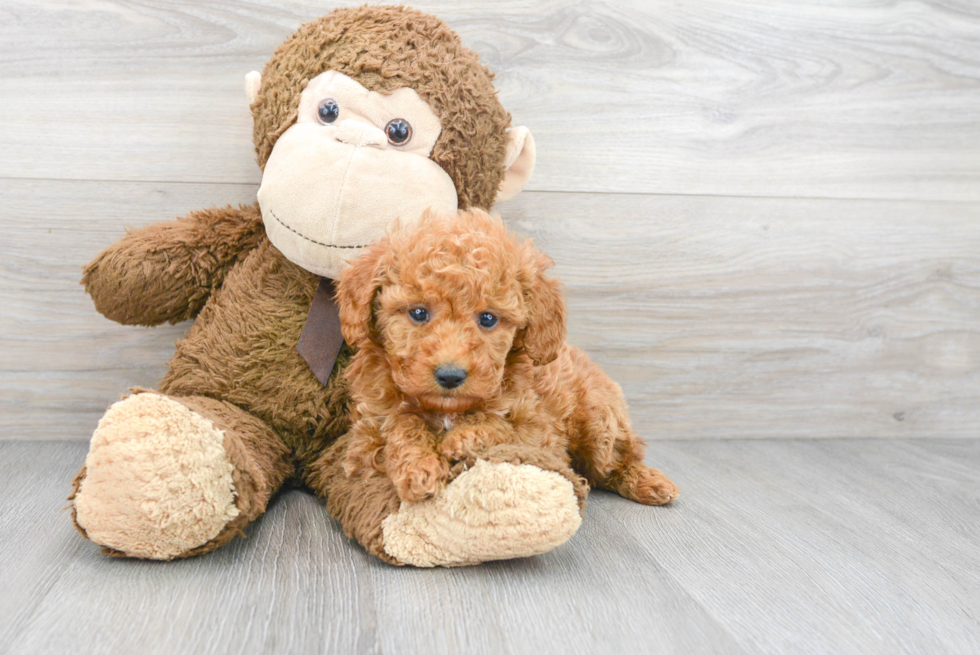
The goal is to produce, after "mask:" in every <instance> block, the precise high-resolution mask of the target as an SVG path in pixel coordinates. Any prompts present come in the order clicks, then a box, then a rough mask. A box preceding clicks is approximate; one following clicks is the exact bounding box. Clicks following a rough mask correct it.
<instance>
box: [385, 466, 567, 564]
mask: <svg viewBox="0 0 980 655" xmlns="http://www.w3.org/2000/svg"><path fill="white" fill-rule="evenodd" d="M581 523H582V516H581V514H580V513H579V503H578V500H577V498H576V495H575V490H574V488H573V486H572V483H571V482H570V481H569V480H568V479H567V478H565V477H563V476H562V475H560V474H558V473H555V472H553V471H545V470H542V469H539V468H538V467H536V466H530V465H528V464H516V465H515V464H508V463H498V464H491V463H489V462H487V461H484V460H479V461H477V462H476V464H475V465H474V466H473V467H472V468H470V469H469V470H467V471H466V472H464V473H462V474H460V475H459V476H458V477H457V478H456V479H455V480H453V482H452V483H451V484H450V485H448V486H447V487H446V488H445V489H444V490H443V491H442V493H441V494H439V495H438V496H436V497H435V498H432V499H430V500H426V501H422V502H418V503H402V506H401V508H400V509H399V510H398V511H397V512H395V513H393V514H391V515H389V516H388V517H387V518H385V520H384V522H383V524H382V531H383V535H384V550H385V552H386V553H388V555H390V556H391V557H393V558H394V559H396V560H397V561H398V562H400V563H403V564H411V565H413V566H424V567H429V566H463V565H467V564H478V563H480V562H487V561H490V560H498V559H512V558H515V557H530V556H532V555H539V554H541V553H546V552H548V551H549V550H552V549H553V548H556V547H558V546H560V545H561V544H563V543H565V542H566V541H568V539H569V538H570V537H571V536H572V535H573V534H575V532H576V530H578V527H579V525H581Z"/></svg>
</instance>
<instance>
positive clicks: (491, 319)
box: [476, 312, 499, 330]
mask: <svg viewBox="0 0 980 655" xmlns="http://www.w3.org/2000/svg"><path fill="white" fill-rule="evenodd" d="M476 320H477V321H478V322H479V323H480V327H484V328H486V329H488V330H492V329H493V328H495V327H497V323H498V322H499V319H498V318H497V317H496V316H494V315H493V314H491V313H490V312H483V313H482V314H480V315H479V316H478V317H477V319H476Z"/></svg>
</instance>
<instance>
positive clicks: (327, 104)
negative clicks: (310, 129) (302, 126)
mask: <svg viewBox="0 0 980 655" xmlns="http://www.w3.org/2000/svg"><path fill="white" fill-rule="evenodd" d="M338 116H340V105H338V104H337V101H336V100H334V99H333V98H327V99H326V100H324V101H323V102H321V103H320V106H319V107H317V109H316V117H317V120H319V121H320V122H321V123H323V124H324V125H329V124H330V123H333V122H334V121H335V120H337V117H338Z"/></svg>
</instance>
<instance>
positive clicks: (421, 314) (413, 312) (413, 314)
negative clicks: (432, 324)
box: [408, 307, 429, 323]
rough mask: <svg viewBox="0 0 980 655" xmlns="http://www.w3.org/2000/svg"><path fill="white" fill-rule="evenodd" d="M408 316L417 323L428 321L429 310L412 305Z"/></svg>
mask: <svg viewBox="0 0 980 655" xmlns="http://www.w3.org/2000/svg"><path fill="white" fill-rule="evenodd" d="M408 317H409V318H411V319H412V320H413V321H415V322H416V323H428V322H429V312H428V311H426V310H425V309H424V308H422V307H412V308H411V309H410V310H408Z"/></svg>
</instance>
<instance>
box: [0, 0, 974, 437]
mask: <svg viewBox="0 0 980 655" xmlns="http://www.w3.org/2000/svg"><path fill="white" fill-rule="evenodd" d="M339 4H360V3H359V2H356V3H328V2H274V3H273V2H265V1H260V2H242V3H238V2H234V3H233V2H194V1H191V0H187V1H183V2H116V1H111V0H86V1H79V2H69V1H67V0H66V1H52V2H15V1H10V0H2V1H0V199H2V202H0V230H2V236H0V413H2V418H3V420H2V421H0V438H6V439H30V440H42V439H87V438H88V436H89V435H90V434H91V431H92V429H93V428H94V426H95V423H96V421H97V419H98V417H99V416H100V415H101V413H102V412H103V411H104V409H105V407H106V406H107V405H108V404H109V403H111V402H112V401H113V400H115V399H116V398H117V397H118V396H119V395H120V394H121V393H122V392H124V391H125V389H126V388H127V387H129V386H132V385H144V386H153V385H154V383H155V381H156V379H157V378H158V377H159V376H160V375H162V373H163V371H164V366H165V363H166V360H167V359H168V358H169V355H170V353H171V351H172V347H173V342H174V341H175V340H176V339H177V338H179V337H180V335H181V334H182V332H183V331H184V330H185V329H186V327H187V325H178V326H172V327H163V328H154V329H140V328H130V327H122V326H118V325H116V324H114V323H111V322H109V321H108V320H106V319H103V318H102V317H101V316H99V315H98V314H97V313H96V312H95V310H94V309H93V308H92V305H91V303H90V302H89V300H88V298H87V297H86V296H85V294H84V293H83V292H82V289H81V287H80V286H79V285H78V278H79V267H80V266H81V265H82V264H84V263H85V262H86V261H88V260H89V259H90V258H91V257H92V256H94V255H95V254H96V253H97V252H98V251H99V250H100V249H101V248H103V247H105V246H106V245H108V244H109V243H111V242H112V241H114V240H115V239H117V238H118V237H119V236H120V235H122V233H123V229H124V227H126V226H139V225H144V224H147V223H150V222H154V221H159V220H166V219H170V218H173V217H175V216H177V215H180V214H182V213H185V212H187V211H189V210H192V209H195V208H199V207H204V206H208V205H212V204H224V203H230V202H235V203H237V202H250V201H251V200H252V199H253V198H254V194H255V191H256V188H257V182H258V180H259V173H258V168H257V166H256V165H255V163H254V158H253V152H252V146H251V142H250V134H251V127H250V117H249V114H248V111H247V107H246V101H245V98H244V91H243V77H244V75H245V74H246V73H247V72H249V71H250V70H253V69H261V67H262V65H263V63H264V61H265V60H266V58H267V57H268V56H269V54H270V53H271V52H272V50H273V49H274V48H275V47H276V45H277V44H278V43H279V42H280V41H282V39H283V38H284V37H285V36H286V35H288V34H289V33H290V32H291V31H292V30H293V29H294V28H295V27H296V26H298V25H299V24H300V23H301V22H303V21H305V20H308V19H310V18H313V17H315V16H317V15H320V14H322V13H325V12H326V11H327V10H329V9H330V8H332V7H334V6H338V5H339ZM417 6H419V7H420V8H422V9H423V10H426V11H431V12H433V13H437V14H438V15H440V16H441V17H443V18H444V19H446V20H447V21H448V22H449V23H450V25H451V26H452V27H454V28H455V29H456V30H458V31H459V32H460V33H461V35H462V37H463V40H464V42H465V43H466V44H467V45H469V46H470V47H472V48H474V49H476V50H477V51H478V52H479V53H480V54H481V56H482V57H483V58H484V61H485V62H486V63H487V64H488V65H490V66H491V67H492V68H493V69H494V70H495V71H497V73H498V80H497V81H498V87H499V89H500V96H501V98H502V100H503V102H504V104H505V106H506V107H507V108H508V109H509V110H510V111H511V112H512V114H513V116H514V120H515V123H517V124H523V125H527V126H528V127H529V128H530V129H531V130H532V132H533V133H534V135H535V137H536V140H537V144H538V151H539V160H538V165H537V170H536V173H535V177H534V179H533V180H532V182H531V184H530V187H529V191H527V192H525V193H524V194H522V195H521V196H519V197H518V198H517V199H515V200H514V201H512V202H510V203H508V204H506V205H502V206H501V207H500V211H501V213H502V214H503V215H504V217H505V218H506V219H508V221H509V222H510V224H511V225H512V226H514V227H515V229H517V230H518V231H520V232H523V233H525V234H529V235H532V236H533V237H535V239H536V241H537V242H538V244H539V245H540V246H542V247H543V248H544V249H546V250H547V251H548V252H549V253H550V254H552V255H553V257H554V259H555V260H556V262H557V271H558V273H559V274H560V275H561V276H562V277H563V279H564V280H565V282H566V283H567V289H568V295H569V301H570V309H571V317H572V318H571V326H570V328H571V329H570V339H571V341H573V342H574V343H576V344H578V345H580V346H582V347H584V348H585V349H586V350H588V351H589V352H590V353H591V354H592V355H593V357H594V358H595V359H596V360H598V361H599V362H600V363H601V364H602V366H603V367H604V368H605V369H606V370H607V371H608V372H609V373H610V374H611V375H612V376H613V377H614V378H615V379H617V380H618V381H619V382H620V383H622V385H623V386H624V389H625V390H626V393H627V396H628V397H629V400H630V402H631V406H632V411H633V415H634V420H635V423H636V424H637V426H638V427H639V428H640V429H641V431H642V433H643V434H644V436H645V437H647V438H648V439H651V440H654V439H692V438H706V437H707V438H730V437H738V438H756V437H845V436H859V437H971V436H972V437H976V436H978V434H980V428H978V426H980V4H978V3H977V2H975V1H973V0H935V1H919V2H888V3H882V2H879V1H870V0H869V1H862V0H849V1H847V2H835V3H830V2H812V1H803V0H785V1H782V2H751V1H749V0H698V2H688V3H682V2H673V1H670V2H668V1H658V0H630V1H625V0H616V1H609V2H599V1H584V2H569V1H564V0H553V1H544V2H529V1H527V0H525V1H522V2H514V1H510V0H503V1H495V2H493V3H492V5H489V4H488V3H473V2H461V1H452V0H445V1H439V2H420V3H417Z"/></svg>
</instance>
